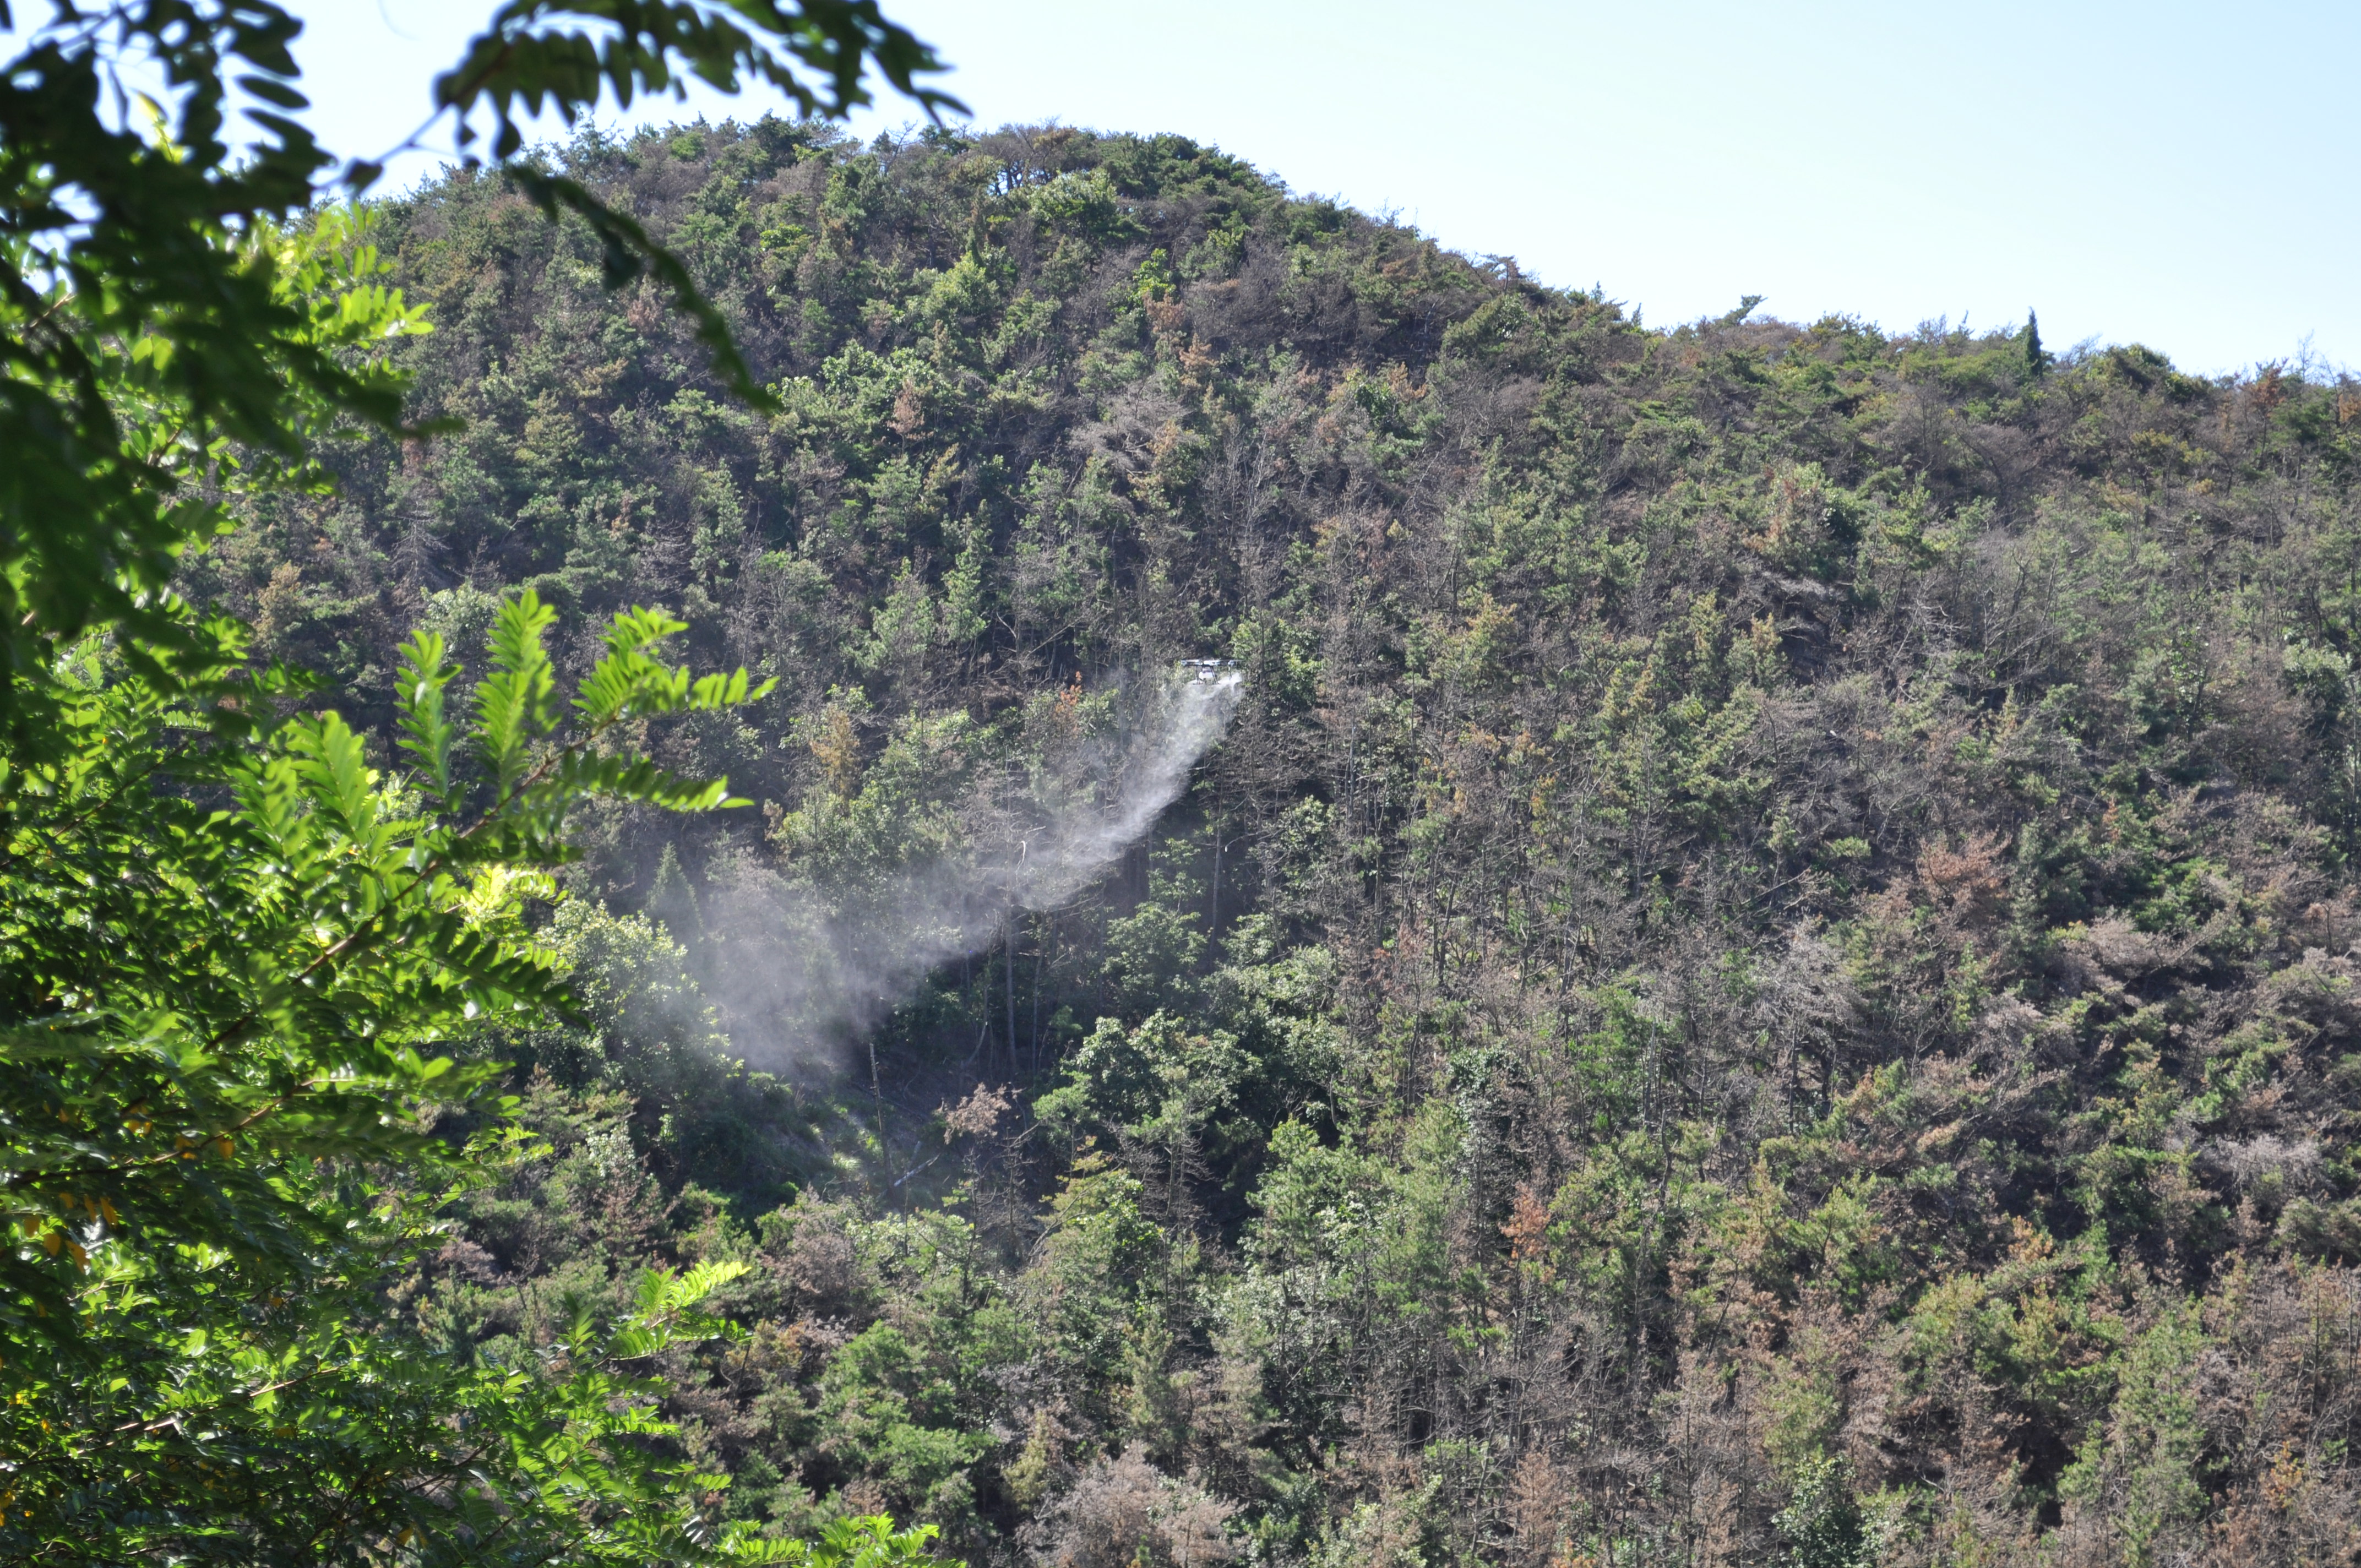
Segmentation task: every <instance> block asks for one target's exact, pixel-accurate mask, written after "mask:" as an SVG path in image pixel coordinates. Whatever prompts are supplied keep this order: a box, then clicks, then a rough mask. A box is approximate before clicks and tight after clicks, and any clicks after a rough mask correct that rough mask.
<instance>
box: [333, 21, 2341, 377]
mask: <svg viewBox="0 0 2361 1568" xmlns="http://www.w3.org/2000/svg"><path fill="white" fill-rule="evenodd" d="M296 8H297V9H299V10H300V11H302V12H303V13H304V14H306V15H307V16H310V17H311V18H312V35H311V37H310V38H309V39H308V40H307V43H306V45H305V46H303V47H302V48H300V49H299V54H300V56H301V58H302V60H304V62H305V65H306V70H307V73H308V74H309V76H310V77H311V79H312V83H313V96H314V100H315V102H316V103H317V104H318V105H319V114H318V116H317V123H318V124H319V125H320V126H322V129H323V131H324V139H325V140H326V141H327V142H328V143H329V144H330V145H331V146H332V147H334V148H336V149H337V150H339V151H342V152H373V151H378V150H381V149H382V148H385V147H387V146H390V145H391V144H393V143H395V142H398V141H399V140H401V137H403V136H404V135H406V134H407V133H408V132H409V131H410V130H411V129H412V126H414V125H415V124H416V122H417V121H418V120H419V119H420V118H421V117H422V116H423V114H424V111H425V107H426V83H427V80H428V78H429V77H430V76H431V75H432V74H433V72H434V71H435V70H436V69H438V68H439V67H440V66H441V65H443V64H445V63H447V62H448V61H449V60H451V59H454V58H456V53H457V50H458V47H459V44H460V41H461V39H462V38H463V36H464V35H465V33H466V31H467V28H468V27H469V25H470V24H471V23H473V22H475V21H477V20H478V19H479V18H480V17H481V16H484V15H485V14H487V13H488V12H489V8H490V5H489V0H299V3H298V5H297V7H296ZM886 11H887V14H888V15H890V16H895V17H897V18H899V19H901V20H903V21H905V22H906V23H907V24H908V25H910V26H911V27H914V28H915V29H916V30H917V32H918V33H919V34H920V35H921V36H922V37H925V38H928V39H929V40H930V41H932V42H934V43H935V44H937V45H938V46H939V48H940V49H941V50H942V52H943V54H944V56H945V57H946V58H947V59H948V60H950V61H951V63H952V64H953V66H954V67H955V68H956V69H955V71H954V72H953V74H952V76H951V77H950V81H949V82H948V85H949V87H950V90H951V91H953V92H955V93H958V94H960V95H961V97H963V98H965V99H966V100H967V101H968V103H969V104H971V105H972V107H973V108H974V110H975V112H976V117H977V119H978V121H979V122H981V123H983V124H986V125H990V124H996V123H999V122H1002V121H1005V120H1031V121H1042V120H1057V121H1060V122H1062V123H1065V124H1068V125H1075V126H1093V127H1097V128H1102V129H1107V130H1132V131H1175V132H1179V133H1180V134H1182V135H1185V136H1190V137H1196V138H1198V139H1200V140H1203V141H1210V142H1213V143H1217V144H1219V145H1220V146H1221V147H1223V148H1224V149H1226V150H1227V151H1230V152H1232V153H1235V154H1236V155H1238V156H1240V157H1242V158H1245V159H1248V160H1249V161H1251V162H1253V163H1254V164H1256V165H1257V167H1259V168H1261V169H1263V170H1268V171H1269V172H1271V173H1274V174H1277V175H1278V176H1279V177H1280V178H1282V179H1284V180H1285V181H1287V182H1288V183H1289V184H1290V186H1291V187H1292V188H1294V189H1295V190H1298V191H1301V192H1320V193H1323V194H1328V195H1334V196H1337V197H1340V198H1342V199H1344V200H1345V201H1348V202H1351V203H1354V204H1356V205H1358V206H1361V207H1363V208H1366V209H1369V210H1382V209H1392V210H1394V211H1397V212H1398V213H1399V214H1400V215H1401V216H1403V217H1404V218H1406V219H1408V220H1410V221H1411V222H1414V223H1415V224H1417V225H1418V226H1419V227H1420V228H1421V229H1422V230H1424V231H1425V232H1427V233H1429V234H1431V235H1433V236H1434V237H1436V238H1437V239H1439V240H1441V241H1442V242H1443V243H1444V244H1445V245H1448V246H1451V247H1455V248H1456V249H1460V250H1465V251H1469V252H1479V253H1495V254H1507V255H1512V256H1514V257H1516V258H1518V260H1519V261H1520V262H1521V264H1522V265H1523V266H1524V267H1525V269H1527V270H1528V271H1529V272H1531V273H1532V274H1534V275H1536V276H1538V277H1540V278H1541V279H1543V280H1544V281H1547V282H1552V283H1559V284H1575V285H1584V286H1587V285H1589V284H1591V283H1593V282H1598V283H1603V284H1604V285H1605V286H1606V288H1607V291H1608V292H1609V294H1610V295H1611V296H1613V297H1615V298H1617V299H1620V300H1624V301H1627V302H1631V303H1632V304H1634V305H1638V306H1640V307H1642V308H1643V309H1644V310H1645V312H1646V315H1647V319H1648V320H1650V321H1652V322H1656V323H1670V322H1674V321H1678V320H1685V319H1690V318H1694V317H1697V316H1699V315H1704V314H1708V313H1712V314H1718V313H1721V312H1723V311H1725V310H1728V309H1729V308H1730V306H1731V305H1733V304H1734V303H1735V302H1737V300H1738V297H1739V296H1740V295H1741V294H1743V293H1759V294H1763V295H1766V296H1768V298H1767V301H1766V302H1765V304H1764V306H1763V309H1764V310H1765V311H1766V312H1767V313H1775V314H1778V315H1781V316H1785V317H1788V318H1791V319H1797V320H1809V319H1811V318H1813V317H1815V316H1817V315H1820V314H1822V313H1828V312H1833V311H1841V312H1847V313H1852V314H1856V315H1860V316H1862V317H1865V318H1867V319H1869V320H1872V321H1874V322H1877V323H1880V324H1882V325H1883V326H1885V327H1886V328H1888V329H1889V330H1901V329H1907V328H1909V327H1911V326H1913V325H1915V324H1916V323H1918V322H1920V321H1923V320H1926V319H1928V318H1931V317H1936V316H1949V317H1950V318H1951V319H1952V320H1953V321H1957V320H1958V319H1960V317H1961V316H1963V315H1964V316H1966V317H1967V318H1968V319H1969V321H1970V323H1971V324H1979V323H2014V322H2016V321H2020V320H2022V319H2023V316H2024V313H2025V311H2026V307H2027V306H2028V305H2030V306H2033V307H2035V308H2037V309H2038V310H2039V311H2040V313H2041V322H2042V331H2043V335H2044V337H2045V338H2046V339H2048V341H2049V342H2050V343H2051V344H2053V345H2058V346H2061V347H2062V346H2064V345H2068V344H2070V343H2073V342H2075V341H2077V340H2080V339H2082V338H2085V337H2096V338H2099V339H2101V340H2103V341H2109V342H2119V341H2129V340H2135V339H2136V340H2138V341H2142V342H2146V343H2147V344H2149V345H2153V346H2155V347H2157V348H2159V349H2162V350H2164V351H2165V352H2166V353H2168V354H2169V355H2171V356H2173V357H2174V359H2175V360H2177V361H2179V362H2180V363H2181V364H2183V365H2184V366H2187V367H2191V368H2194V369H2198V370H2204V371H2224V370H2230V369H2235V368H2238V367H2247V366H2252V365H2253V364H2255V363H2256V362H2257V361H2260V360H2268V359H2275V358H2277V359H2288V358H2292V357H2293V356H2296V355H2297V354H2298V352H2299V351H2300V349H2301V345H2302V344H2303V343H2304V341H2305V340H2306V338H2307V337H2309V338H2310V339H2311V342H2312V352H2313V353H2314V354H2315V356H2317V357H2318V358H2319V359H2320V360H2322V361H2324V362H2326V363H2328V364H2331V365H2338V364H2345V363H2348V362H2350V363H2354V364H2356V365H2361V289H2356V286H2355V279H2354V277H2353V264H2354V261H2355V260H2356V254H2361V245H2356V241H2361V212H2356V202H2355V200H2354V197H2355V194H2356V192H2355V167H2356V165H2355V149H2354V147H2353V145H2352V142H2351V137H2352V136H2353V131H2352V115H2351V114H2350V112H2349V109H2348V104H2350V102H2351V99H2352V95H2353V82H2354V80H2355V71H2356V67H2361V7H2356V6H2355V5H2349V4H2348V5H2329V4H2269V3H2257V0H2247V3H2246V4H2244V5H2235V6H2232V5H2206V6H2195V5H2172V4H2143V5H2129V4H2120V3H2118V4H2096V3H2082V4H2076V3H2072V0H2054V3H2052V4H2048V5H2026V4H1983V5H1897V4H1883V5H1872V4H1863V3H1857V0H1850V3H1849V0H1820V3H1797V4H1784V5H1783V4H1776V3H1772V0H1757V3H1754V4H1722V3H1708V0H1686V3H1669V0H1660V3H1656V4H1648V5H1635V4H1625V5H1593V4H1565V3H1561V4H1554V5H1547V4H1532V3H1511V0H1459V3H1458V4H1456V5H1433V4H1429V5H1408V4H1399V3H1395V0H1359V3H1358V4H1345V3H1333V0H1199V3H1197V4H1194V5H1138V4H1130V3H1127V0H995V3H994V4H990V5H980V4H975V3H973V0H966V3H962V0H886ZM708 106H710V107H712V109H713V112H715V113H724V112H728V107H727V105H708ZM763 106H764V105H763V104H761V103H759V102H756V101H753V100H751V99H750V100H748V101H747V102H746V104H745V105H744V107H743V108H742V109H741V110H740V111H739V112H740V113H742V114H749V115H751V114H755V113H759V112H760V111H761V109H762V108H763ZM675 112H677V111H674V110H672V109H671V108H670V106H669V105H665V106H663V107H662V108H660V109H659V110H658V111H657V113H658V116H659V117H662V116H663V115H665V114H669V113H675ZM692 112H693V111H692ZM631 117H632V118H633V119H640V118H643V117H646V116H645V111H644V110H642V111H641V112H638V113H635V114H634V115H632V116H631ZM908 117H909V115H908V114H907V111H906V110H905V109H902V108H900V107H898V106H889V107H888V110H887V112H886V114H885V115H884V116H882V117H880V116H871V117H869V118H867V119H866V120H864V121H863V122H862V127H863V128H864V129H867V130H873V129H875V128H878V126H881V125H884V124H893V123H900V122H902V121H904V120H906V119H907V118H908ZM422 168H423V166H422V165H419V164H413V165H412V167H411V169H410V170H408V171H407V177H408V178H415V176H416V174H417V173H418V172H420V171H421V170H422Z"/></svg>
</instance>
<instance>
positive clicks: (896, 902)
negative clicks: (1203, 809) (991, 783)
mask: <svg viewBox="0 0 2361 1568" xmlns="http://www.w3.org/2000/svg"><path fill="white" fill-rule="evenodd" d="M1241 693H1242V684H1241V681H1240V678H1239V676H1238V675H1237V674H1235V673H1234V672H1229V671H1221V672H1214V671H1210V670H1208V671H1206V672H1205V673H1204V674H1202V676H1192V675H1191V674H1181V675H1178V676H1174V677H1172V678H1170V679H1168V680H1166V681H1164V682H1163V683H1162V684H1161V685H1159V686H1158V687H1157V688H1155V689H1154V690H1152V691H1148V692H1146V693H1139V692H1137V691H1135V693H1134V694H1132V695H1133V696H1134V699H1135V700H1134V701H1133V703H1132V705H1131V712H1130V713H1129V715H1128V718H1127V722H1126V724H1125V725H1124V726H1123V729H1122V732H1121V733H1120V734H1119V735H1118V736H1117V737H1115V738H1113V739H1110V740H1104V741H1100V742H1095V743H1089V744H1085V745H1083V746H1082V747H1081V748H1079V749H1078V751H1077V753H1076V754H1075V755H1074V756H1072V757H1071V758H1069V759H1068V760H1067V763H1066V765H1065V766H1063V767H1062V768H1060V769H1059V770H1058V771H1057V773H1056V775H1055V776H1054V777H1050V776H1040V777H1035V778H1032V779H1030V780H1028V781H1027V783H1026V784H1024V785H1023V786H1022V787H1015V788H1012V787H1010V784H1009V781H1007V780H1005V779H1004V780H1002V781H1000V785H999V787H998V788H996V789H988V790H986V791H985V792H984V797H983V798H980V799H976V800H972V801H971V802H970V803H969V804H968V806H967V809H966V811H965V813H964V816H965V817H966V818H967V826H968V828H969V832H968V841H967V844H966V846H965V847H964V848H963V849H962V850H961V851H959V852H957V853H953V854H946V855H942V856H939V857H936V858H933V859H929V860H927V861H923V862H919V863H915V864H911V865H907V866H904V867H901V868H898V869H896V870H895V871H894V872H891V873H890V874H889V875H887V876H885V877H884V878H883V879H882V881H880V882H879V883H875V884H873V885H871V886H868V887H865V888H863V889H861V890H859V893H858V895H857V896H844V895H843V894H841V891H840V894H839V896H837V897H836V898H834V899H833V900H829V901H824V900H823V899H822V898H821V897H820V896H819V895H818V894H816V893H815V892H814V891H813V890H811V889H808V888H805V887H800V886H797V885H795V884H794V883H789V882H787V881H785V879H782V878H780V877H777V876H776V875H774V874H772V873H767V872H763V873H752V874H746V875H741V876H740V877H738V878H736V879H734V880H732V881H730V883H727V884H726V885H725V886H723V887H721V888H719V889H717V890H716V892H715V894H713V898H712V902H711V904H710V905H709V907H708V922H707V924H708V930H709V931H711V932H712V933H713V935H712V938H711V939H710V940H708V942H707V943H706V944H705V946H704V948H703V955H702V956H703V959H704V961H703V963H702V964H701V965H700V966H699V967H700V968H701V969H702V970H703V971H704V973H703V976H702V979H703V981H704V984H705V989H706V991H707V993H708V996H709V997H710V998H711V999H712V1000H713V1001H715V1002H716V1003H719V1005H720V1007H721V1008H722V1011H723V1014H724V1017H725V1020H726V1022H727V1024H728V1025H729V1028H730V1038H731V1041H732V1043H733V1044H734V1045H735V1047H737V1049H738V1050H739V1051H740V1053H741V1054H742V1055H744V1056H745V1057H746V1058H748V1059H749V1060H750V1061H752V1062H753V1063H754V1064H755V1065H756V1066H760V1067H768V1068H772V1069H780V1068H785V1067H791V1066H796V1065H799V1064H801V1063H804V1062H807V1061H816V1060H817V1059H818V1058H825V1057H827V1056H829V1055H831V1054H832V1053H833V1048H834V1047H838V1046H840V1045H841V1044H842V1043H843V1042H844V1041H846V1040H848V1039H850V1038H851V1037H852V1036H856V1035H858V1034H859V1033H861V1032H862V1031H864V1030H867V1029H869V1028H871V1027H873V1025H876V1024H877V1023H878V1021H879V1020H881V1019H882V1018H884V1016H885V1015H886V1014H888V1013H890V1012H891V1011H892V1010H893V1009H894V1008H895V1006H896V1005H898V1004H899V1003H901V1002H902V1001H903V1000H904V999H906V997H907V996H908V995H909V993H910V992H911V991H912V989H913V988H914V987H915V986H916V985H917V982H918V981H920V980H921V979H923V978H924V977H925V976H926V975H928V973H930V972H932V971H934V970H937V969H939V968H940V967H942V966H943V965H945V964H948V963H950V962H952V961H954V960H956V959H959V958H960V957H961V955H963V954H983V953H987V952H989V951H990V950H991V949H992V948H994V947H995V946H996V945H997V944H998V943H999V941H1000V939H1001V937H1002V935H1003V933H1004V932H1005V930H1006V928H1007V924H1008V921H1009V920H1010V918H1011V917H1012V916H1014V915H1015V914H1016V913H1017V912H1019V911H1031V910H1045V909H1054V908H1056V907H1058V906H1060V905H1063V904H1065V903H1067V902H1068V901H1069V900H1071V899H1072V898H1073V897H1074V896H1075V895H1076V894H1079V893H1081V892H1082V890H1083V889H1084V888H1085V887H1087V886H1088V885H1089V884H1090V883H1091V882H1092V881H1093V879H1095V878H1096V877H1097V876H1098V875H1099V874H1100V873H1101V872H1104V870H1105V869H1106V868H1107V866H1108V865H1109V864H1111V863H1112V862H1113V861H1115V859H1116V858H1117V857H1118V856H1120V855H1121V854H1123V853H1124V851H1125V850H1128V849H1130V848H1131V847H1132V846H1133V845H1134V844H1136V843H1137V842H1138V841H1139V839H1141V838H1142V837H1143V836H1144V835H1145V834H1146V833H1147V831H1148V828H1149V827H1151V826H1152V825H1153V824H1154V822H1155V820H1156V818H1157V817H1158V815H1159V813H1161V812H1162V811H1163V810H1164V808H1165V807H1166V806H1170V805H1171V804H1172V802H1173V801H1174V800H1176V799H1178V798H1179V796H1180V793H1181V791H1182V790H1183V789H1185V788H1186V787H1187V785H1188V782H1189V773H1190V770H1191V768H1192V767H1194V766H1195V764H1196V762H1197V760H1198V759H1199V758H1200V757H1202V756H1203V755H1204V754H1205V752H1206V751H1209V750H1210V749H1211V748H1212V747H1213V744H1214V742H1216V741H1217V740H1220V739H1221V738H1222V734H1223V731H1224V729H1226V728H1227V727H1228V725H1229V721H1230V718H1231V715H1232V714H1234V713H1235V711H1236V709H1237V705H1238V699H1239V696H1241Z"/></svg>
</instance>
